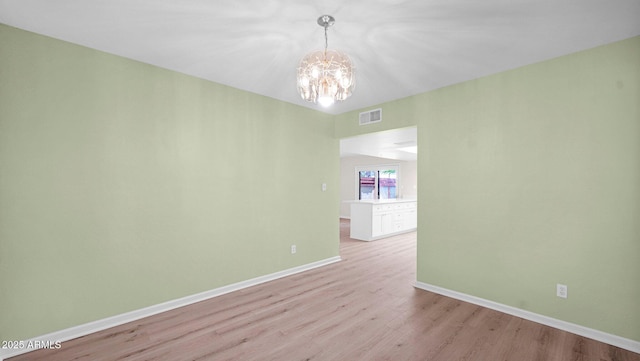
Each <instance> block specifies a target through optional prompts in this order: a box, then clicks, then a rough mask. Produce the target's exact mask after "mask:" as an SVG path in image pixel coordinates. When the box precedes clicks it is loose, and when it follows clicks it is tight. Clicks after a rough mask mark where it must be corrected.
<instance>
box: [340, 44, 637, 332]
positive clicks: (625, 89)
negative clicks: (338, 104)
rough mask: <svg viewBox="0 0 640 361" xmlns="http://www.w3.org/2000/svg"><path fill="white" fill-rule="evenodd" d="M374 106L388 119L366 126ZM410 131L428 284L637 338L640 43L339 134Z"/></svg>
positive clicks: (505, 79) (353, 124)
mask: <svg viewBox="0 0 640 361" xmlns="http://www.w3.org/2000/svg"><path fill="white" fill-rule="evenodd" d="M377 107H382V110H383V113H382V114H383V121H382V123H377V124H372V125H367V126H358V124H357V123H358V113H359V112H360V111H364V110H368V109H374V108H377ZM410 125H417V126H418V144H419V147H418V148H419V149H418V151H419V153H418V188H419V189H420V192H419V194H418V198H419V212H418V217H419V218H418V219H419V226H418V270H417V280H418V281H419V282H424V283H427V284H431V285H435V286H439V287H443V288H446V289H450V290H454V291H458V292H462V293H466V294H469V295H473V296H476V297H480V298H483V299H487V300H491V301H494V302H498V303H501V304H505V305H509V306H512V307H517V308H520V309H523V310H527V311H531V312H534V313H537V314H541V315H546V316H549V317H552V318H555V319H560V320H564V321H567V322H571V323H575V324H579V325H582V326H585V327H589V328H593V329H596V330H600V331H603V332H606V333H610V334H614V335H618V336H621V337H625V338H628V339H632V340H636V341H640V301H639V300H640V37H634V38H631V39H628V40H625V41H621V42H617V43H612V44H608V45H605V46H602V47H598V48H594V49H590V50H587V51H583V52H579V53H575V54H571V55H568V56H563V57H559V58H556V59H552V60H549V61H545V62H541V63H538V64H533V65H529V66H525V67H522V68H518V69H514V70H511V71H506V72H503V73H499V74H495V75H492V76H488V77H484V78H480V79H476V80H473V81H468V82H464V83H461V84H457V85H453V86H449V87H446V88H442V89H438V90H435V91H431V92H427V93H423V94H419V95H416V96H412V97H408V98H404V99H400V100H398V101H394V102H389V103H385V104H381V105H380V106H372V107H369V108H367V109H363V110H359V111H354V112H350V113H345V114H342V115H340V116H337V117H336V125H335V130H336V135H337V136H338V137H349V136H354V135H359V134H365V133H369V132H373V131H380V130H386V129H392V128H400V127H406V126H410ZM557 283H562V284H566V285H568V290H569V292H568V295H569V297H568V298H567V299H561V298H558V297H556V295H555V293H556V284H557Z"/></svg>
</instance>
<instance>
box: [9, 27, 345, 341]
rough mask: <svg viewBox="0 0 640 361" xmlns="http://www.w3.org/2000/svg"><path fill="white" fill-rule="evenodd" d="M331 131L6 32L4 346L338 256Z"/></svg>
mask: <svg viewBox="0 0 640 361" xmlns="http://www.w3.org/2000/svg"><path fill="white" fill-rule="evenodd" d="M333 128H334V123H333V117H332V116H330V115H326V114H323V113H321V112H316V111H313V110H309V109H306V108H303V107H298V106H294V105H291V104H287V103H283V102H280V101H276V100H274V99H270V98H266V97H262V96H258V95H255V94H250V93H247V92H243V91H240V90H236V89H233V88H230V87H226V86H222V85H219V84H215V83H211V82H208V81H204V80H200V79H196V78H193V77H189V76H186V75H183V74H179V73H175V72H171V71H168V70H163V69H160V68H157V67H153V66H150V65H146V64H142V63H138V62H135V61H131V60H128V59H124V58H120V57H116V56H112V55H109V54H105V53H102V52H98V51H94V50H91V49H87V48H83V47H80V46H76V45H72V44H69V43H65V42H62V41H58V40H53V39H50V38H47V37H43V36H39V35H35V34H32V33H28V32H24V31H21V30H17V29H14V28H10V27H7V26H4V25H0V310H2V312H0V340H19V339H25V338H29V337H35V336H39V335H42V334H45V333H48V332H52V331H58V330H61V329H64V328H67V327H71V326H75V325H79V324H82V323H86V322H89V321H93V320H98V319H102V318H105V317H108V316H112V315H116V314H121V313H124V312H127V311H131V310H135V309H139V308H143V307H146V306H150V305H154V304H158V303H161V302H164V301H168V300H173V299H176V298H180V297H184V296H187V295H192V294H195V293H198V292H203V291H207V290H211V289H214V288H217V287H220V286H223V285H227V284H231V283H234V282H238V281H243V280H247V279H250V278H253V277H257V276H262V275H265V274H269V273H273V272H277V271H281V270H284V269H288V268H291V267H295V266H299V265H304V264H308V263H310V262H314V261H318V260H323V259H327V258H330V257H335V256H337V255H338V200H339V192H338V184H339V149H338V142H337V140H336V139H335V138H334V137H333V132H334V129H333ZM323 182H326V183H328V186H329V187H328V190H327V191H326V192H321V183H323ZM291 244H296V245H297V254H295V255H291V254H290V251H289V246H290V245H291Z"/></svg>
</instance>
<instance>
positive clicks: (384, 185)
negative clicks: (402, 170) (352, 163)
mask: <svg viewBox="0 0 640 361" xmlns="http://www.w3.org/2000/svg"><path fill="white" fill-rule="evenodd" d="M356 177H357V179H356V183H357V187H358V189H357V191H356V194H357V195H358V199H361V200H362V199H396V198H397V190H398V185H397V184H398V166H397V165H392V166H366V167H357V168H356Z"/></svg>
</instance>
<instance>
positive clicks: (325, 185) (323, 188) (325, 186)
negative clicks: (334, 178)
mask: <svg viewBox="0 0 640 361" xmlns="http://www.w3.org/2000/svg"><path fill="white" fill-rule="evenodd" d="M322 191H323V192H326V191H327V183H322Z"/></svg>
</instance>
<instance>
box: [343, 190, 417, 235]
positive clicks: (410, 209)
mask: <svg viewBox="0 0 640 361" xmlns="http://www.w3.org/2000/svg"><path fill="white" fill-rule="evenodd" d="M417 215H418V203H417V202H416V201H415V200H400V199H398V200H376V201H354V202H352V203H351V228H350V237H351V238H353V239H358V240H361V241H373V240H376V239H380V238H384V237H389V236H392V235H396V234H400V233H405V232H411V231H414V230H415V229H416V228H417V226H418V218H417Z"/></svg>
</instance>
